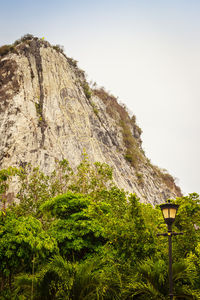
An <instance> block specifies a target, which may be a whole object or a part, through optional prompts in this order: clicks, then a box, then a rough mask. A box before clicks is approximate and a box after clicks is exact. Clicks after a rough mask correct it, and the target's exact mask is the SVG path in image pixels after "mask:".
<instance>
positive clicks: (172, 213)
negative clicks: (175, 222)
mask: <svg viewBox="0 0 200 300" xmlns="http://www.w3.org/2000/svg"><path fill="white" fill-rule="evenodd" d="M169 211H170V218H173V219H175V217H176V208H170V209H169Z"/></svg>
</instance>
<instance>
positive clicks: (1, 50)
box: [0, 45, 16, 56]
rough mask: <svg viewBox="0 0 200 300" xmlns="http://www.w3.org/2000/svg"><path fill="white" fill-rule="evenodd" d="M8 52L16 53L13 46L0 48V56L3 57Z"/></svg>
mask: <svg viewBox="0 0 200 300" xmlns="http://www.w3.org/2000/svg"><path fill="white" fill-rule="evenodd" d="M9 52H16V50H15V47H14V46H13V45H4V46H1V47H0V56H4V55H6V54H7V53H9Z"/></svg>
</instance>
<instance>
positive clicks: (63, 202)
mask: <svg viewBox="0 0 200 300" xmlns="http://www.w3.org/2000/svg"><path fill="white" fill-rule="evenodd" d="M14 178H15V179H16V178H17V179H18V182H19V189H18V192H16V194H15V195H14V198H15V200H17V202H18V204H16V202H15V203H14V202H12V201H11V202H10V200H9V185H10V183H11V182H12V180H13V179H14ZM0 197H1V203H2V208H1V212H0V266H1V268H0V299H41V300H45V299H48V300H51V299H52V300H53V299H68V300H69V299H77V300H78V299H90V300H92V299H123V300H126V299H168V275H167V269H168V267H167V265H168V248H167V238H166V237H157V236H156V234H157V233H159V232H166V226H165V224H164V221H163V218H162V215H161V211H160V208H159V207H155V208H154V207H152V206H151V205H150V204H142V203H140V202H139V199H138V198H137V196H136V195H135V194H127V193H126V192H125V191H124V190H120V189H119V188H117V187H116V186H115V185H114V184H113V182H112V169H111V168H110V167H109V166H108V165H106V164H102V163H99V162H97V163H95V164H91V163H90V162H89V161H88V159H87V156H86V155H85V154H84V157H83V160H82V162H81V163H80V165H79V166H78V167H77V169H76V170H75V171H72V169H71V168H70V166H69V164H68V162H67V161H66V160H63V161H61V162H57V166H56V168H55V170H54V171H53V172H52V174H50V175H48V176H47V175H45V174H43V173H42V172H41V171H40V170H39V168H32V167H31V166H30V165H27V166H26V167H25V168H20V169H17V168H11V167H10V168H8V169H4V170H1V171H0ZM174 202H175V203H177V204H179V205H180V207H179V211H178V215H177V217H176V221H175V224H174V231H177V232H179V231H183V232H184V235H183V236H176V237H174V238H173V257H174V262H173V274H174V294H175V295H176V297H175V299H200V199H199V196H198V195H197V194H190V195H188V196H186V197H181V198H177V199H176V200H174Z"/></svg>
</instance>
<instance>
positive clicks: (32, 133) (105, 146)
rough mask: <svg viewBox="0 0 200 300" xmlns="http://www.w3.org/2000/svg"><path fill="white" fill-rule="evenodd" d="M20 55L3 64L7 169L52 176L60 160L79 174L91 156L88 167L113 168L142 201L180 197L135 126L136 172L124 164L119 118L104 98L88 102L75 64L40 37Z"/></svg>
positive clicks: (1, 151) (1, 159) (2, 151)
mask: <svg viewBox="0 0 200 300" xmlns="http://www.w3.org/2000/svg"><path fill="white" fill-rule="evenodd" d="M16 49H17V51H16V52H17V53H9V54H7V55H6V56H3V57H2V58H1V59H0V137H1V138H0V166H1V168H7V167H8V166H20V165H21V166H23V165H25V164H26V163H29V162H30V163H31V164H32V165H34V166H40V168H41V169H42V170H43V171H44V172H45V173H50V172H51V171H52V170H53V169H54V167H55V160H56V159H57V160H62V159H64V158H66V159H67V160H68V161H69V163H70V165H71V167H76V166H77V165H78V164H79V163H80V161H81V157H82V153H83V150H85V151H86V153H87V154H88V157H89V160H90V161H92V162H95V161H100V162H105V163H107V164H109V165H110V166H112V167H113V172H114V180H115V182H116V184H117V185H118V186H119V187H120V188H124V189H125V190H127V191H129V192H135V193H136V194H137V195H138V197H140V199H141V201H143V202H150V203H152V204H156V203H160V202H163V201H164V200H165V199H166V198H169V197H170V198H173V197H176V196H177V195H180V190H179V189H178V188H177V187H176V185H175V184H174V182H172V181H170V184H167V181H166V180H165V179H166V178H165V177H166V176H165V175H166V174H162V176H160V175H159V172H158V171H156V169H155V168H154V167H153V166H152V165H151V164H150V163H149V161H148V159H147V158H146V157H145V155H144V153H143V151H142V148H141V139H140V133H141V132H140V131H139V129H138V127H137V125H136V124H135V123H133V124H132V126H131V125H130V124H128V125H127V126H129V129H130V132H131V134H132V136H133V138H134V140H135V141H136V144H137V148H138V151H140V152H141V159H140V160H139V161H138V163H137V168H135V167H133V166H132V165H131V163H130V162H129V161H128V160H127V159H125V154H126V144H125V142H124V134H123V128H122V127H121V126H120V114H118V113H117V112H115V116H117V117H115V118H113V117H112V111H111V113H108V107H107V104H106V101H105V99H104V101H103V100H102V99H101V98H100V96H98V93H93V94H92V95H87V91H86V89H85V87H84V84H85V78H84V74H83V72H82V71H81V70H79V69H78V68H77V66H76V65H75V64H74V63H73V62H72V61H71V60H70V59H67V57H65V56H64V55H63V54H62V53H60V52H58V51H57V50H56V49H54V48H53V47H52V46H51V45H50V44H49V43H48V42H45V41H41V40H39V39H36V38H35V39H32V40H30V41H28V42H27V43H22V44H19V45H18V46H17V47H16ZM114 109H115V108H114V107H113V110H114Z"/></svg>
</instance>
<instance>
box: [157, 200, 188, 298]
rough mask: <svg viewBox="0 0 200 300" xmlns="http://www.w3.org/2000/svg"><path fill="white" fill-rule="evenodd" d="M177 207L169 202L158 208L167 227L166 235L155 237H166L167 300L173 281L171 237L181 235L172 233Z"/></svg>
mask: <svg viewBox="0 0 200 300" xmlns="http://www.w3.org/2000/svg"><path fill="white" fill-rule="evenodd" d="M178 207H179V205H176V204H172V203H170V200H169V201H168V203H165V204H161V205H160V208H161V210H162V213H163V217H164V220H165V223H166V224H167V227H168V232H167V233H158V234H157V236H160V235H162V236H168V245H169V299H170V300H173V280H172V278H173V277H172V276H173V274H172V236H173V235H180V234H181V235H182V234H183V233H182V232H179V233H177V232H172V224H173V222H174V221H175V217H176V213H177V210H178Z"/></svg>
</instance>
